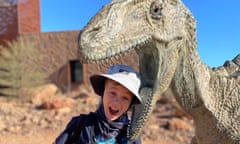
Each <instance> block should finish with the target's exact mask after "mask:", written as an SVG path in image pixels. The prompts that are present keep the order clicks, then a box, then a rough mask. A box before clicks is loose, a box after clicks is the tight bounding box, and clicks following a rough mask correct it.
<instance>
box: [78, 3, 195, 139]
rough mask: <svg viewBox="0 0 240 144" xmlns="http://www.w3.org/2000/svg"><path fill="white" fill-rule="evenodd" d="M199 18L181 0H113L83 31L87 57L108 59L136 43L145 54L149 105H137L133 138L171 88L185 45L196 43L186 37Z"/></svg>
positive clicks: (143, 72) (142, 65) (142, 66)
mask: <svg viewBox="0 0 240 144" xmlns="http://www.w3.org/2000/svg"><path fill="white" fill-rule="evenodd" d="M192 24H193V25H192ZM194 24H195V23H194V20H193V18H192V15H191V13H190V12H189V11H188V9H187V8H186V7H185V6H184V5H183V3H182V2H181V0H112V1H111V2H110V3H108V4H106V5H105V6H104V7H103V8H102V9H101V10H100V11H99V12H98V13H97V14H96V15H95V16H94V17H93V18H92V19H91V20H90V21H89V23H88V24H87V25H86V26H85V27H84V29H83V30H82V31H81V33H80V40H79V44H80V49H79V52H80V60H81V61H82V62H102V61H105V60H107V59H109V58H112V57H119V56H121V55H122V54H124V53H126V52H128V51H129V50H130V49H136V51H137V53H138V55H139V62H140V74H141V81H142V89H141V91H140V94H141V96H142V99H143V101H144V105H142V106H139V107H136V108H135V112H134V114H133V117H132V124H131V126H130V130H129V135H130V138H131V139H132V140H134V139H135V138H136V136H137V135H138V134H139V133H140V131H141V129H142V127H143V124H144V123H145V122H146V120H147V117H148V116H149V114H150V113H151V111H152V109H153V105H154V104H155V102H156V100H157V98H158V96H159V95H160V94H161V93H163V92H164V91H165V90H166V89H167V88H168V86H169V84H170V82H171V79H172V77H173V74H174V71H175V69H176V66H177V61H178V57H179V53H180V51H181V50H182V47H184V45H187V44H188V45H191V44H190V43H186V41H187V39H188V37H190V36H189V35H191V34H190V31H194V32H195V25H194ZM194 35H195V33H193V34H192V35H191V36H194Z"/></svg>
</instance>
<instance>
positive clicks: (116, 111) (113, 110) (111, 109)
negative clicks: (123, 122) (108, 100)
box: [109, 107, 119, 115]
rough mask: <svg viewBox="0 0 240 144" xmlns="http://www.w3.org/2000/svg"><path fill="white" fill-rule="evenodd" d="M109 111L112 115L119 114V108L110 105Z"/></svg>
mask: <svg viewBox="0 0 240 144" xmlns="http://www.w3.org/2000/svg"><path fill="white" fill-rule="evenodd" d="M109 112H110V114H111V115H117V114H118V112H119V110H115V109H113V108H112V107H109Z"/></svg>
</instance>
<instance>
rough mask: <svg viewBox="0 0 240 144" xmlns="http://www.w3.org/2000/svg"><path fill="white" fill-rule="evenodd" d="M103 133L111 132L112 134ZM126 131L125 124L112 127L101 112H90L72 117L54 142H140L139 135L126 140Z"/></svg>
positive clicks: (89, 143)
mask: <svg viewBox="0 0 240 144" xmlns="http://www.w3.org/2000/svg"><path fill="white" fill-rule="evenodd" d="M104 133H111V134H112V135H113V136H109V135H104ZM126 133H127V125H125V126H124V127H123V128H122V129H117V128H113V127H112V126H110V125H109V124H108V123H107V122H104V120H103V118H102V114H99V112H96V113H93V112H91V113H89V114H87V115H84V114H81V115H80V116H77V117H73V118H72V120H71V121H70V122H69V123H68V124H67V126H66V128H65V130H64V131H63V132H62V133H61V134H60V135H59V136H58V137H57V138H56V141H55V144H98V143H102V144H104V141H108V142H109V143H110V142H112V143H115V144H141V139H140V137H139V138H138V139H137V140H136V141H135V142H130V141H128V139H127V137H126ZM114 135H115V136H114ZM98 141H101V142H98Z"/></svg>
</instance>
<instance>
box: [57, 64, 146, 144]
mask: <svg viewBox="0 0 240 144" xmlns="http://www.w3.org/2000/svg"><path fill="white" fill-rule="evenodd" d="M90 81H91V84H92V87H93V89H94V91H95V93H96V94H98V95H99V96H101V100H100V102H99V107H98V109H97V111H96V112H90V113H89V114H81V115H80V116H77V117H74V118H72V120H71V121H70V122H69V123H68V125H67V127H66V129H65V130H64V131H63V132H62V134H61V135H59V136H58V137H57V139H56V141H55V144H73V143H77V144H115V143H116V144H141V140H140V138H138V140H136V141H135V142H130V141H128V139H127V137H126V133H127V127H128V124H129V119H128V115H127V111H128V110H129V108H130V107H131V106H132V105H134V104H136V103H138V104H139V103H141V102H142V99H141V97H140V96H139V93H138V91H139V88H140V79H139V75H138V73H136V72H135V71H134V70H133V69H132V68H131V67H129V66H126V65H119V64H117V65H113V66H111V67H110V68H109V70H108V72H107V73H106V74H100V75H93V76H91V77H90Z"/></svg>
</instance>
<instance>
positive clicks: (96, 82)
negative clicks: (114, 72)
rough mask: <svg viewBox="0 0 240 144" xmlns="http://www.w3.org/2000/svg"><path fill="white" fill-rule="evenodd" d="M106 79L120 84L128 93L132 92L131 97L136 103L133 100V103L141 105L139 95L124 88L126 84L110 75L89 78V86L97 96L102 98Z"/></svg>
mask: <svg viewBox="0 0 240 144" xmlns="http://www.w3.org/2000/svg"><path fill="white" fill-rule="evenodd" d="M106 78H108V79H111V80H113V81H116V82H118V83H120V84H121V85H123V86H124V87H125V88H127V89H128V90H129V91H130V92H132V93H133V95H134V96H135V97H136V98H135V99H136V100H137V101H136V100H134V103H141V99H140V96H139V94H138V93H134V92H133V91H132V90H131V89H129V88H128V86H126V82H124V81H119V80H118V79H115V77H113V76H111V75H108V74H101V75H93V76H91V77H90V82H91V85H92V87H93V89H94V91H95V93H96V94H98V95H99V96H103V93H104V88H105V81H106Z"/></svg>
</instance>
